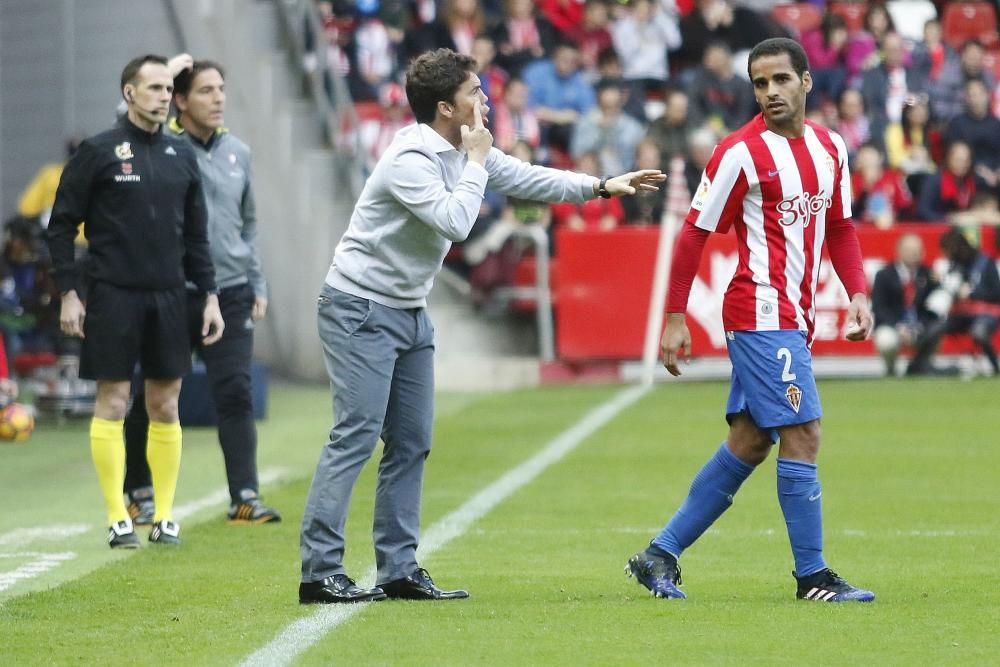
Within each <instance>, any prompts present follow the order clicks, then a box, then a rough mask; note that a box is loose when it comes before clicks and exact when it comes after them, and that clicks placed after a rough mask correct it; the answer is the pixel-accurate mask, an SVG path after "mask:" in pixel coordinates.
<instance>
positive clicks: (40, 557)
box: [0, 551, 76, 592]
mask: <svg viewBox="0 0 1000 667" xmlns="http://www.w3.org/2000/svg"><path fill="white" fill-rule="evenodd" d="M0 558H32V559H33V560H32V561H31V562H30V563H25V564H24V565H22V566H21V567H19V568H17V569H16V570H11V571H10V572H0V592H2V591H5V590H7V589H8V588H10V587H11V586H13V585H14V584H16V583H17V582H19V581H21V580H23V579H32V578H34V577H37V576H38V575H40V574H45V573H46V572H48V571H49V570H51V569H52V568H55V567H58V566H59V564H60V563H63V562H64V561H68V560H73V559H74V558H76V554H75V553H74V552H72V551H63V552H61V553H51V554H47V553H39V552H36V551H28V552H23V553H7V554H0Z"/></svg>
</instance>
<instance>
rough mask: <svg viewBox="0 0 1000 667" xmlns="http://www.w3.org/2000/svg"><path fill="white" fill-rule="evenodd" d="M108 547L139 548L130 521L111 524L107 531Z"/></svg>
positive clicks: (137, 539)
mask: <svg viewBox="0 0 1000 667" xmlns="http://www.w3.org/2000/svg"><path fill="white" fill-rule="evenodd" d="M108 546H109V547H111V548H112V549H138V548H139V536H138V535H136V534H135V527H134V526H133V525H132V520H131V519H124V520H122V521H119V522H118V523H113V524H111V528H109V529H108Z"/></svg>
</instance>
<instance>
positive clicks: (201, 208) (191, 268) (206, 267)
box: [184, 155, 226, 345]
mask: <svg viewBox="0 0 1000 667" xmlns="http://www.w3.org/2000/svg"><path fill="white" fill-rule="evenodd" d="M189 162H190V164H189V165H188V168H189V169H192V172H191V173H192V174H193V178H192V179H191V182H190V183H189V184H188V188H187V192H186V194H185V196H184V276H185V277H186V278H187V279H188V280H189V281H191V282H192V283H194V285H195V287H196V288H197V289H198V291H199V292H201V293H202V294H204V295H205V308H204V310H203V311H202V327H201V335H202V343H203V344H205V345H211V344H212V343H214V342H215V341H217V340H219V339H220V338H222V332H223V330H224V329H225V326H226V325H225V323H224V322H223V320H222V311H221V310H220V309H219V294H218V290H217V289H216V286H215V267H214V266H212V256H211V255H210V254H209V251H208V213H207V210H206V208H205V193H204V191H203V189H202V182H201V172H200V171H199V169H198V165H197V163H196V162H195V158H194V156H193V155H191V156H190V160H189Z"/></svg>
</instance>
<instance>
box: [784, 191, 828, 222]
mask: <svg viewBox="0 0 1000 667" xmlns="http://www.w3.org/2000/svg"><path fill="white" fill-rule="evenodd" d="M832 203H833V202H832V201H831V200H830V198H829V197H827V196H826V192H824V191H822V190H820V192H819V194H817V195H811V194H809V193H808V192H802V193H800V194H797V195H793V196H791V197H786V198H785V199H782V200H781V201H780V202H778V206H777V207H776V208H777V209H778V213H781V214H782V215H781V218H780V219H779V220H778V222H780V223H781V224H783V225H784V226H786V227H791V226H792V225H794V224H795V223H797V222H800V223H802V226H803V227H808V226H809V224H810V223H811V222H812V220H813V218H815V217H816V214H817V213H819V212H820V211H822V210H823V209H824V208H830V205H831V204H832Z"/></svg>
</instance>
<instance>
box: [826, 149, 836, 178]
mask: <svg viewBox="0 0 1000 667" xmlns="http://www.w3.org/2000/svg"><path fill="white" fill-rule="evenodd" d="M825 162H826V169H827V171H829V172H830V175H831V176H835V175H836V173H837V165H836V163H835V162H834V161H833V156H832V155H830V154H829V153H827V154H826V160H825Z"/></svg>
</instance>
